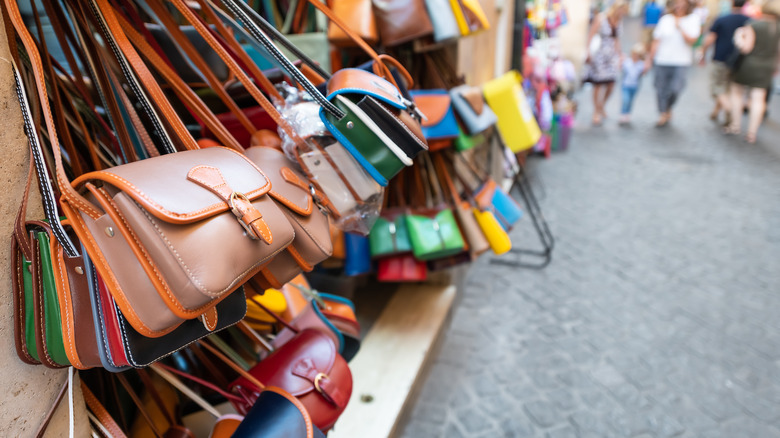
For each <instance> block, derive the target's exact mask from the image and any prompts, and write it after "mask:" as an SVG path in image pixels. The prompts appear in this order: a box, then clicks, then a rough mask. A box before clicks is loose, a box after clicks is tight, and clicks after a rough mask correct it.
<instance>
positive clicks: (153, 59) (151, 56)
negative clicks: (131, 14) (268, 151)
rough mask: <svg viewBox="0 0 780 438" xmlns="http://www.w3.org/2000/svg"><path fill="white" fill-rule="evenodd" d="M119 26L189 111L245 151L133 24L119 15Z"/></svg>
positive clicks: (225, 143)
mask: <svg viewBox="0 0 780 438" xmlns="http://www.w3.org/2000/svg"><path fill="white" fill-rule="evenodd" d="M117 19H118V20H119V25H120V26H121V27H122V30H123V31H124V32H125V35H127V38H128V39H129V40H130V42H131V43H132V44H133V45H134V46H135V48H136V50H138V51H139V52H140V54H141V55H142V56H143V57H144V58H146V59H147V61H149V63H150V64H151V65H152V66H153V67H154V68H155V70H156V71H157V73H159V74H160V76H162V77H163V79H165V80H166V81H167V82H168V84H170V85H171V87H172V88H173V91H174V92H175V93H176V95H177V96H179V98H180V99H181V100H182V101H183V102H184V103H185V104H186V105H187V106H188V107H189V109H190V110H191V111H192V112H193V113H194V114H196V115H197V118H199V119H200V120H201V121H202V122H203V123H204V125H206V126H208V128H209V129H210V130H211V131H212V132H213V133H214V135H216V136H217V138H219V140H220V141H221V142H222V144H223V145H224V146H228V147H230V148H232V149H235V150H237V151H243V150H244V148H242V147H241V145H240V144H239V143H238V140H236V138H235V137H234V136H233V134H231V133H230V131H228V130H227V129H226V128H225V126H224V125H223V124H222V123H220V121H219V119H218V118H217V116H216V115H215V114H214V113H213V112H212V111H211V109H210V108H209V107H208V106H207V105H206V104H205V103H204V102H203V100H201V98H200V97H199V96H198V95H197V94H196V93H195V92H194V91H193V90H192V89H191V88H190V87H189V86H188V85H187V84H186V83H185V82H184V80H182V78H181V76H179V75H178V74H177V73H176V72H175V71H174V70H173V68H171V67H170V66H169V65H168V64H167V63H166V62H165V60H164V58H162V57H161V56H160V55H158V54H157V52H155V51H154V49H153V48H152V47H151V45H149V43H148V42H147V41H146V40H145V39H144V38H143V36H142V35H141V34H140V33H138V31H136V30H135V28H134V27H133V25H132V24H130V23H129V22H128V21H127V20H126V19H125V18H124V17H122V16H121V15H117Z"/></svg>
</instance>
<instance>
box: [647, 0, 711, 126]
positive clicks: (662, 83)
mask: <svg viewBox="0 0 780 438" xmlns="http://www.w3.org/2000/svg"><path fill="white" fill-rule="evenodd" d="M694 7H695V3H694V2H691V1H689V0H673V2H672V5H671V7H670V11H671V12H670V13H669V14H666V15H664V16H663V17H661V20H660V21H659V22H658V26H656V28H655V31H654V32H653V44H652V46H651V49H650V56H648V57H647V61H646V62H647V68H648V69H649V68H650V66H651V65H652V63H655V69H654V70H655V89H656V94H657V97H658V112H659V113H661V116H660V117H659V119H658V123H656V126H658V127H662V126H666V125H668V124H669V121H670V120H671V118H672V107H673V106H674V104H675V103H676V102H677V98H678V97H679V95H680V93H681V92H682V91H683V89H684V88H685V84H686V82H687V78H688V68H689V67H690V66H691V64H693V45H694V44H696V40H698V39H699V35H701V20H700V19H699V17H698V16H697V15H695V14H693V13H692V12H693V9H694Z"/></svg>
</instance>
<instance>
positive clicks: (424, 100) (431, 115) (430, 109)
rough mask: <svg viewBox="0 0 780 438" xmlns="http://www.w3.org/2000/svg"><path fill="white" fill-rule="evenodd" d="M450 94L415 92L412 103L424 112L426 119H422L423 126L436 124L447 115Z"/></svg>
mask: <svg viewBox="0 0 780 438" xmlns="http://www.w3.org/2000/svg"><path fill="white" fill-rule="evenodd" d="M450 103H451V99H450V95H449V94H447V93H444V94H417V95H415V96H414V104H415V105H417V108H419V109H420V111H422V113H423V114H425V117H427V118H428V120H425V119H423V121H422V125H423V126H425V127H428V126H436V125H438V124H439V123H441V121H442V120H443V119H444V116H446V115H447V111H449V109H450Z"/></svg>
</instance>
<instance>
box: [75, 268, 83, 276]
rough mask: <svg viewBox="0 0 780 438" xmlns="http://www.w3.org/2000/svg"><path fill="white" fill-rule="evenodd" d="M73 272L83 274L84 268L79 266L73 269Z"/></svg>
mask: <svg viewBox="0 0 780 438" xmlns="http://www.w3.org/2000/svg"><path fill="white" fill-rule="evenodd" d="M73 270H74V271H76V273H77V274H79V275H83V274H84V268H82V267H81V266H76V267H75V268H73Z"/></svg>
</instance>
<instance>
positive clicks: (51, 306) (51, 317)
mask: <svg viewBox="0 0 780 438" xmlns="http://www.w3.org/2000/svg"><path fill="white" fill-rule="evenodd" d="M36 240H37V241H38V251H39V254H40V275H41V279H40V280H41V285H42V286H43V288H42V289H43V290H42V291H39V294H40V296H39V297H37V299H40V300H43V306H42V309H43V315H40V317H41V321H40V322H41V326H42V327H41V330H42V331H41V332H39V336H41V337H42V339H41V340H42V341H43V342H44V344H42V345H39V346H38V347H39V348H38V356H41V353H44V354H46V355H47V356H48V357H49V358H51V360H52V361H54V362H55V363H56V364H58V365H63V366H69V365H70V361H69V360H68V356H67V354H66V353H65V343H64V342H63V340H62V318H61V316H60V303H59V298H58V297H57V286H56V283H55V280H54V270H53V269H54V266H53V264H52V260H51V257H52V255H51V250H50V246H49V235H48V234H47V233H46V232H44V231H40V232H38V233H37V236H36ZM25 319H26V317H25Z"/></svg>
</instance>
